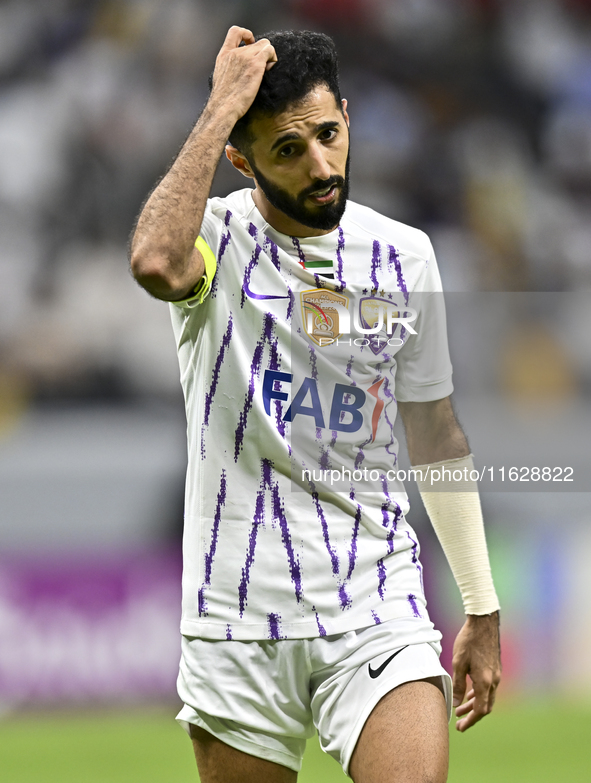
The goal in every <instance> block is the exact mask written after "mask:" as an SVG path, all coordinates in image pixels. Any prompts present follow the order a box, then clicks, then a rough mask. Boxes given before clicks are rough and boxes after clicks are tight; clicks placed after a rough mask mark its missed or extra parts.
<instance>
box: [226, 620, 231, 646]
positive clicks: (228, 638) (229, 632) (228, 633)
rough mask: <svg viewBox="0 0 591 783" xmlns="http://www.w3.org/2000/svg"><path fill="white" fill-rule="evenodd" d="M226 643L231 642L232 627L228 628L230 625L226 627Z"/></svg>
mask: <svg viewBox="0 0 591 783" xmlns="http://www.w3.org/2000/svg"><path fill="white" fill-rule="evenodd" d="M226 641H228V642H231V641H232V627H231V626H230V623H228V624H227V625H226Z"/></svg>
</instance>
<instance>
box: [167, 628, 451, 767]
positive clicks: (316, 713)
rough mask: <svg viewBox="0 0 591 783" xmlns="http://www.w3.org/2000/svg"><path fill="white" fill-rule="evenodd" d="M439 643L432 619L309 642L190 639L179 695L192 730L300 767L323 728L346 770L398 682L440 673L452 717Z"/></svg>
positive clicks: (325, 742)
mask: <svg viewBox="0 0 591 783" xmlns="http://www.w3.org/2000/svg"><path fill="white" fill-rule="evenodd" d="M440 639H441V634H440V633H439V632H438V631H436V630H435V629H434V628H433V625H432V623H431V622H430V621H428V620H421V619H413V618H402V619H399V620H391V621H390V622H387V623H383V624H381V625H375V626H371V627H370V628H365V629H363V630H361V631H349V632H347V633H345V634H343V635H337V636H331V637H325V638H319V639H310V640H307V639H296V640H288V641H281V642H276V641H265V640H263V641H258V642H225V641H211V640H208V639H196V638H193V639H188V638H186V637H183V642H182V650H183V657H182V660H181V668H180V674H179V678H178V690H179V695H180V697H181V699H182V701H183V702H184V703H185V706H184V707H183V709H182V710H181V711H180V713H179V714H178V716H177V720H178V721H179V722H180V723H181V725H182V726H183V727H184V728H185V730H186V731H189V724H190V723H192V724H195V725H197V726H200V727H201V728H203V729H205V730H206V731H208V732H209V733H210V734H213V735H214V736H216V737H218V739H220V740H222V741H223V742H225V743H226V744H228V745H230V746H231V747H234V748H237V749H238V750H241V751H243V752H244V753H249V754H250V755H253V756H257V757H259V758H264V759H267V760H269V761H274V762H275V763H277V764H282V765H283V766H286V767H289V768H290V769H294V770H296V771H299V769H300V767H301V763H302V756H303V754H304V748H305V745H306V740H307V739H309V738H310V737H312V736H313V734H314V728H315V727H316V729H317V730H318V735H319V738H320V744H321V746H322V748H323V750H324V751H325V752H326V753H328V754H330V755H331V756H332V757H333V758H335V759H336V760H337V761H338V762H339V763H340V764H341V765H342V767H343V769H344V771H345V772H347V771H348V767H349V761H350V759H351V755H352V753H353V750H354V749H355V745H356V743H357V739H358V737H359V735H360V733H361V729H362V728H363V726H364V724H365V721H366V720H367V718H368V717H369V715H370V713H371V711H372V710H373V708H374V707H375V705H376V704H377V703H378V701H379V700H380V699H381V698H382V697H383V696H384V695H385V694H386V693H388V692H389V691H391V690H392V689H393V688H396V687H397V686H398V685H401V684H402V683H404V682H411V681H414V680H421V679H425V678H427V677H438V676H441V677H442V678H443V686H444V691H445V696H446V703H447V710H448V719H449V717H450V716H451V701H452V688H451V679H450V677H449V675H448V674H447V672H446V671H445V669H443V667H442V666H441V664H440V662H439V655H440V653H441V647H440V644H439V640H440ZM406 645H408V646H406ZM402 648H405V649H402ZM398 650H399V651H400V652H399V653H398V654H397V655H396V656H395V657H394V658H392V660H391V661H390V662H389V663H388V664H387V665H386V666H385V667H384V668H383V670H382V671H381V672H380V673H379V675H378V676H377V677H373V678H372V677H370V675H369V666H371V667H372V670H373V672H374V674H375V673H376V670H379V667H380V666H382V665H383V664H384V663H385V662H386V661H387V660H388V658H389V657H390V656H391V655H392V653H394V652H396V651H398ZM392 741H393V742H395V741H396V738H395V737H393V738H392Z"/></svg>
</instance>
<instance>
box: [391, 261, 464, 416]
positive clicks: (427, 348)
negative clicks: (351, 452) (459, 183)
mask: <svg viewBox="0 0 591 783" xmlns="http://www.w3.org/2000/svg"><path fill="white" fill-rule="evenodd" d="M417 289H418V290H417ZM410 305H411V306H412V307H413V308H414V309H416V310H417V312H418V315H417V319H416V321H415V322H414V323H413V328H414V329H415V331H416V333H417V334H415V335H412V334H411V335H409V336H408V339H407V341H406V343H405V345H404V346H403V347H402V348H401V350H400V351H399V352H398V354H397V356H396V360H397V368H396V398H397V400H398V401H399V402H431V401H433V400H440V399H443V398H444V397H448V396H449V395H450V394H451V393H452V391H453V384H452V380H451V376H452V365H451V361H450V358H449V347H448V342H447V324H446V318H445V302H444V298H443V289H442V286H441V278H440V276H439V269H438V268H437V261H436V260H435V254H434V252H433V250H432V249H431V254H430V256H429V260H428V262H427V265H426V268H425V271H424V273H423V275H422V277H421V280H420V281H419V285H418V286H417V288H416V289H415V291H414V292H413V294H412V295H411V301H410Z"/></svg>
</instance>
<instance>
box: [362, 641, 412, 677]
mask: <svg viewBox="0 0 591 783" xmlns="http://www.w3.org/2000/svg"><path fill="white" fill-rule="evenodd" d="M407 647H408V644H406V645H405V646H404V647H401V648H400V649H399V650H396V652H395V653H392V655H391V656H390V657H389V658H387V659H386V660H385V661H384V663H383V664H382V665H381V666H378V668H377V669H372V668H371V663H368V665H367V668H368V670H369V676H370V677H371V678H372V680H375V678H376V677H379V676H380V674H381V673H382V672H383V671H384V669H385V668H386V666H387V665H388V664H389V663H390V661H391V660H392V659H393V658H396V656H397V655H398V653H401V652H402V651H403V650H406V648H407Z"/></svg>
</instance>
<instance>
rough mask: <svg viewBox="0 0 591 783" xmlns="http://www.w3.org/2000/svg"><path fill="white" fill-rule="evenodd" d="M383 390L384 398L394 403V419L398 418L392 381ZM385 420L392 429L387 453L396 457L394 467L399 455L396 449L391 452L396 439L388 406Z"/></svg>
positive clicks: (386, 382)
mask: <svg viewBox="0 0 591 783" xmlns="http://www.w3.org/2000/svg"><path fill="white" fill-rule="evenodd" d="M382 390H383V392H384V397H387V398H388V399H389V400H392V402H393V403H394V406H395V407H394V418H396V399H395V397H394V395H393V394H392V392H391V391H390V381H389V379H388V378H386V379H385V380H384V384H383V386H382ZM384 418H385V419H386V423H387V424H388V426H389V427H390V443H388V444H386V451H387V452H388V454H390V455H392V457H394V465H396V464H397V463H398V454H397V452H396V449H394V451H390V449H391V447H392V446H394V443H395V440H396V438H395V437H394V423H393V422H391V421H390V418H389V416H388V405H387V404H386V405H384Z"/></svg>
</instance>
